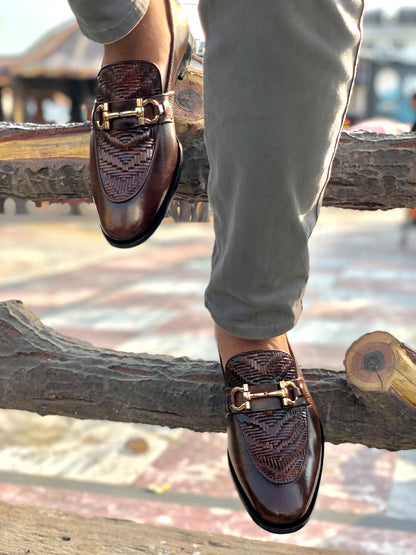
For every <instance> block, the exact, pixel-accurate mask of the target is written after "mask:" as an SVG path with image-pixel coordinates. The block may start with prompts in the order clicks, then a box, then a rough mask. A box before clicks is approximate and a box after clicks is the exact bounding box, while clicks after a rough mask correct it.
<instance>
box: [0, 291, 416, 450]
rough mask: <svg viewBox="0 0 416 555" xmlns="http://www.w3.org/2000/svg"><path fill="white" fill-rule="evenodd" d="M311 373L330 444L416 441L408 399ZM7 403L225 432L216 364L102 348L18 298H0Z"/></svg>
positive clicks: (2, 390) (0, 380) (2, 402)
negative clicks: (47, 321) (52, 324)
mask: <svg viewBox="0 0 416 555" xmlns="http://www.w3.org/2000/svg"><path fill="white" fill-rule="evenodd" d="M304 374H305V378H306V379H307V382H308V385H309V387H310V390H311V393H312V395H313V397H314V400H315V402H316V405H317V408H318V411H319V414H320V417H321V420H322V424H323V427H324V432H325V438H326V440H327V441H329V442H331V443H335V444H338V443H344V442H352V443H362V444H364V445H368V446H369V447H379V448H385V449H390V450H398V449H414V448H416V436H415V434H413V433H411V432H410V430H414V429H415V426H416V410H415V409H414V408H412V407H410V406H409V405H408V404H407V403H405V402H403V401H402V400H401V399H399V398H397V397H395V396H391V395H389V394H386V393H385V392H379V391H374V392H360V394H359V395H357V393H356V388H354V389H352V388H351V387H350V386H349V384H348V382H347V376H346V374H345V372H342V371H334V370H326V369H304ZM0 407H1V408H9V409H22V410H28V411H31V412H37V413H39V414H41V415H46V414H58V415H64V416H72V417H75V418H92V419H104V420H116V421H123V422H142V423H147V424H160V425H166V426H169V427H178V426H181V427H186V428H189V429H191V430H195V431H215V432H223V431H225V410H224V409H225V392H224V384H223V380H222V372H221V368H220V365H219V364H218V363H217V362H205V361H202V360H190V359H188V358H185V357H183V358H173V357H169V356H162V355H159V356H151V355H148V354H135V353H123V352H117V351H113V350H109V349H98V348H96V347H94V346H93V345H90V344H89V343H85V342H83V341H80V340H78V339H73V338H70V337H66V336H64V335H62V334H60V333H58V332H56V331H54V330H52V329H51V328H48V327H46V326H44V325H43V324H42V323H41V322H40V321H39V320H38V319H37V318H36V316H34V315H33V314H32V313H31V312H30V311H28V310H27V309H25V307H24V306H23V305H22V304H21V303H20V302H19V301H7V302H4V303H0Z"/></svg>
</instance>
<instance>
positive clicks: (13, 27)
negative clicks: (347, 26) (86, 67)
mask: <svg viewBox="0 0 416 555" xmlns="http://www.w3.org/2000/svg"><path fill="white" fill-rule="evenodd" d="M253 1H254V0H253ZM182 3H183V5H184V8H185V10H186V12H187V14H188V17H189V20H190V24H191V27H192V30H193V34H194V35H195V38H199V39H203V33H202V28H201V25H200V23H199V18H198V7H197V4H198V3H197V1H196V0H183V2H182ZM401 6H415V0H366V9H367V10H368V9H374V8H383V9H384V10H385V11H387V12H389V13H391V12H394V10H396V9H397V8H399V7H401ZM71 18H73V15H72V12H71V10H70V8H69V6H68V3H67V1H66V0H0V56H7V55H12V54H20V53H22V52H23V51H24V50H26V49H27V48H29V47H30V46H31V45H32V44H33V43H34V42H35V41H36V40H37V39H38V38H39V37H40V36H42V34H44V33H45V32H47V31H48V30H50V29H52V28H53V27H54V26H56V25H59V24H60V23H63V22H65V21H69V20H70V19H71Z"/></svg>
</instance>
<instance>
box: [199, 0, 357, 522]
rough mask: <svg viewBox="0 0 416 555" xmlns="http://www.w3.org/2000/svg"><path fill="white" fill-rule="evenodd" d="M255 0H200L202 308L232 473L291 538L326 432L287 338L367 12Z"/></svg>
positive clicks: (353, 2) (306, 508)
mask: <svg viewBox="0 0 416 555" xmlns="http://www.w3.org/2000/svg"><path fill="white" fill-rule="evenodd" d="M253 6H254V4H253V2H251V0H201V2H200V12H201V17H202V22H203V25H204V28H205V30H206V35H207V50H206V56H205V60H204V78H205V130H206V142H207V150H208V156H209V160H210V168H211V174H210V181H209V196H210V201H211V204H212V206H213V209H214V225H215V234H216V235H215V236H216V242H215V248H214V253H213V258H212V274H211V279H210V283H209V285H208V288H207V291H206V306H207V308H208V309H209V310H210V312H211V315H212V317H213V319H214V321H215V322H216V325H217V339H218V347H219V352H220V356H221V359H222V362H223V368H224V378H225V382H226V386H227V431H228V455H229V463H230V469H231V473H232V476H233V478H234V481H235V484H236V487H237V490H238V492H239V494H240V497H241V499H242V500H243V503H244V504H245V506H246V508H247V510H248V512H249V513H250V515H251V516H252V518H253V519H254V520H255V522H257V523H258V524H259V525H260V526H262V527H264V528H265V529H267V530H269V531H271V532H276V533H285V532H293V531H295V530H298V529H299V528H301V527H302V526H303V525H304V524H305V523H306V521H307V520H308V518H309V516H310V514H311V511H312V508H313V506H314V503H315V499H316V495H317V491H318V486H319V478H320V473H321V469H322V454H323V436H322V434H321V429H320V424H319V420H318V416H317V412H316V408H315V405H314V403H313V401H312V398H311V397H310V394H309V391H308V389H307V386H306V384H305V382H304V380H303V376H302V373H301V371H300V369H299V367H298V366H297V364H296V362H295V360H294V359H293V356H292V354H291V351H290V348H289V346H288V344H287V341H286V339H285V336H284V334H285V333H286V331H288V330H289V329H291V328H292V327H293V326H294V325H295V323H296V321H297V319H298V318H299V315H300V312H301V307H302V296H303V293H304V289H305V286H306V282H307V279H308V272H309V263H308V238H309V236H310V234H311V232H312V230H313V227H314V225H315V223H316V219H317V216H318V212H319V207H320V202H321V197H322V192H323V189H324V187H325V184H326V182H327V180H328V177H329V171H330V166H331V163H332V158H333V155H334V152H335V148H336V145H337V142H338V138H339V134H340V131H341V128H342V124H343V121H344V117H345V112H346V109H347V104H348V99H349V94H350V90H351V86H352V82H353V77H354V72H355V65H356V59H357V54H358V48H359V43H360V35H361V33H360V24H361V17H362V9H363V7H362V1H361V0H348V1H347V0H345V1H342V0H341V1H339V2H334V1H333V0H317V1H316V2H310V0H294V1H292V2H285V1H283V0H264V1H262V2H258V3H256V5H255V7H253ZM227 361H228V362H227Z"/></svg>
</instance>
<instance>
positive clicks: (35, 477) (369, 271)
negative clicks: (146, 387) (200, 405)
mask: <svg viewBox="0 0 416 555" xmlns="http://www.w3.org/2000/svg"><path fill="white" fill-rule="evenodd" d="M182 4H183V5H184V8H185V9H186V11H187V13H188V15H189V18H190V21H191V25H192V28H193V32H194V35H195V37H196V38H197V39H198V43H197V46H198V55H199V56H200V57H201V58H203V54H204V36H203V32H202V29H201V26H200V24H199V20H198V14H197V2H196V1H187V2H182ZM366 5H367V7H366V11H365V17H364V35H363V44H362V49H361V55H360V59H359V65H358V71H357V77H356V82H355V85H354V89H353V94H352V99H351V104H350V108H349V111H348V114H347V120H348V121H347V122H346V127H350V128H353V129H367V130H372V131H377V132H382V133H383V132H384V133H395V134H396V133H403V132H406V131H409V130H410V129H411V127H412V125H413V123H414V122H415V120H416V111H415V110H416V103H414V102H413V95H414V94H416V7H415V6H414V1H412V2H400V1H398V0H395V1H389V0H384V1H381V0H367V2H366ZM101 57H102V47H101V46H100V45H97V44H94V43H91V42H90V41H88V40H87V39H85V38H84V37H83V36H82V35H81V33H80V32H79V30H78V27H77V25H76V23H75V20H74V18H73V17H72V12H71V11H70V9H69V7H68V5H67V3H66V2H65V1H64V0H38V1H37V2H32V1H29V0H17V1H16V2H10V1H9V0H0V120H2V121H14V122H33V123H46V122H55V123H66V122H70V121H84V120H86V119H88V117H89V115H90V111H91V104H92V101H93V98H94V79H95V77H96V74H97V71H98V69H99V67H100V64H101ZM0 159H1V147H0ZM0 172H1V170H0ZM182 212H183V214H185V216H184V217H182V218H174V217H172V215H171V217H170V218H167V219H166V220H165V221H164V222H163V224H162V226H161V227H160V229H159V230H158V232H157V233H156V234H155V235H154V236H153V237H152V238H151V239H150V240H149V241H147V242H146V243H145V244H144V245H142V246H140V247H139V248H137V249H131V250H128V251H118V250H117V249H113V248H111V247H110V246H108V245H107V244H106V242H105V240H104V239H103V237H102V235H101V233H100V231H99V228H98V223H97V217H96V214H95V209H94V207H93V206H92V205H89V204H85V203H83V204H79V203H72V205H68V204H65V205H61V204H55V205H49V204H48V203H42V205H41V206H35V204H34V203H32V202H30V201H22V200H17V199H13V198H0V249H1V252H2V263H1V264H0V292H1V298H2V300H8V299H13V298H16V299H20V300H22V301H23V302H24V304H25V305H26V306H27V308H29V309H30V310H33V311H34V312H35V314H36V315H37V316H39V317H40V319H41V320H42V321H43V322H44V323H45V324H46V325H49V326H52V327H54V328H55V329H56V330H58V331H60V332H62V333H65V334H67V335H70V336H73V337H77V338H79V339H82V340H86V341H90V342H92V343H93V344H95V345H97V346H99V347H107V348H113V349H118V350H121V351H131V352H149V353H152V354H164V353H165V354H170V355H174V356H190V357H191V358H196V359H198V358H202V359H206V360H218V355H217V351H216V346H215V342H214V339H213V334H212V324H211V321H210V317H209V315H208V313H207V312H206V310H205V309H204V307H203V292H204V288H205V285H206V283H207V280H208V277H209V269H210V254H211V249H212V245H213V231H212V226H211V222H210V216H209V214H208V213H205V214H204V217H203V218H197V219H199V221H197V222H195V221H194V222H193V224H192V225H189V223H183V222H184V221H185V220H192V219H195V218H192V215H191V216H190V215H189V211H186V210H183V211H182ZM175 219H176V220H178V219H179V220H182V221H180V222H179V223H178V222H177V221H176V222H175V221H174V220H175ZM413 222H414V215H413V212H412V211H410V210H401V209H400V210H391V211H388V212H359V211H351V210H340V209H333V208H326V209H323V210H322V214H321V218H320V221H319V223H318V226H317V228H316V230H315V232H314V234H313V237H312V240H311V244H310V251H311V277H310V282H309V285H308V290H307V294H306V297H305V302H304V314H303V317H302V319H301V321H300V323H299V324H298V326H296V328H295V329H294V330H293V331H292V332H291V333H290V339H291V342H292V344H293V348H294V351H295V353H296V355H297V357H298V359H299V361H300V363H301V365H302V366H303V367H308V366H309V367H320V368H325V367H326V368H333V369H342V368H343V358H344V353H345V351H346V349H347V348H348V347H349V346H350V344H351V343H352V342H353V341H354V340H355V339H357V338H358V337H359V336H360V335H362V334H364V333H366V332H370V331H374V330H377V329H382V330H386V331H389V332H390V333H392V334H393V335H395V336H396V337H398V339H400V340H401V341H404V342H405V343H407V344H408V345H410V346H411V347H413V348H416V243H415V241H416V226H415V225H414V223H413ZM415 499H416V451H406V452H398V453H391V452H388V451H384V450H377V449H369V448H367V447H365V446H362V445H348V444H344V445H339V446H335V445H330V444H328V445H327V452H326V464H325V470H324V474H323V478H322V485H321V490H320V495H319V498H318V504H317V509H316V511H315V512H314V514H313V517H312V519H311V522H310V523H309V524H308V525H307V526H306V527H305V528H304V529H303V530H301V531H299V532H297V533H296V534H292V535H290V536H288V537H280V536H278V537H276V536H272V535H270V534H267V533H266V532H264V531H262V530H261V529H260V528H258V527H257V526H256V525H254V524H253V523H252V522H251V521H250V519H249V517H248V516H247V514H246V513H245V511H244V509H243V508H242V506H241V504H240V502H239V500H238V497H237V495H236V493H235V491H234V487H233V485H232V482H231V479H230V477H229V475H228V468H227V461H226V438H225V436H224V435H223V434H208V433H206V434H197V433H194V432H191V431H189V430H182V429H179V430H168V429H166V428H162V427H151V426H144V425H136V424H122V423H111V422H93V421H77V420H74V419H70V418H61V417H55V416H49V417H43V418H41V417H39V416H38V415H35V414H29V413H25V412H22V411H0V500H4V501H8V502H12V503H25V504H36V505H40V506H45V507H51V508H59V509H63V510H69V511H76V512H79V513H81V514H84V515H86V516H109V517H113V518H126V519H132V520H135V521H138V522H147V523H151V524H163V525H168V526H176V527H180V528H189V529H195V528H198V529H199V530H203V531H211V532H221V533H226V534H234V535H238V536H242V537H248V538H257V539H263V540H268V541H275V542H283V543H287V544H298V545H304V546H311V547H322V548H331V549H338V550H343V551H346V552H351V553H362V554H377V555H380V554H386V555H387V554H388V555H391V554H394V555H410V554H416V503H415ZM196 523H197V524H196ZM0 546H1V550H2V552H5V553H7V546H5V545H3V544H2V530H1V527H0Z"/></svg>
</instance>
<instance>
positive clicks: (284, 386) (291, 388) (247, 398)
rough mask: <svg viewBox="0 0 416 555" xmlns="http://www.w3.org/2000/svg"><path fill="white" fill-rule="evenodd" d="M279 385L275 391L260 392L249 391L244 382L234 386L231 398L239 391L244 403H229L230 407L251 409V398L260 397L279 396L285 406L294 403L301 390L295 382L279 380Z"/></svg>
mask: <svg viewBox="0 0 416 555" xmlns="http://www.w3.org/2000/svg"><path fill="white" fill-rule="evenodd" d="M279 387H280V388H281V389H276V390H275V391H261V392H260V393H251V391H250V389H249V387H248V384H246V383H245V384H244V385H243V387H234V388H233V389H232V390H231V399H232V400H233V401H234V395H235V394H236V393H237V392H240V393H242V394H243V399H244V403H242V404H241V405H239V406H238V407H237V406H236V405H235V404H234V403H231V408H232V409H234V410H244V409H247V410H249V409H251V400H252V399H261V398H264V397H281V398H282V403H283V405H284V406H285V407H288V406H291V405H295V404H296V401H297V400H298V399H299V395H301V391H300V389H299V387H298V386H297V385H296V384H295V382H291V381H285V380H282V381H281V382H279Z"/></svg>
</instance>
